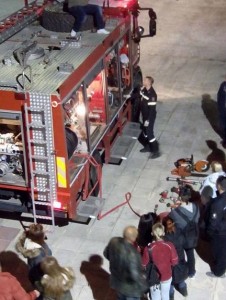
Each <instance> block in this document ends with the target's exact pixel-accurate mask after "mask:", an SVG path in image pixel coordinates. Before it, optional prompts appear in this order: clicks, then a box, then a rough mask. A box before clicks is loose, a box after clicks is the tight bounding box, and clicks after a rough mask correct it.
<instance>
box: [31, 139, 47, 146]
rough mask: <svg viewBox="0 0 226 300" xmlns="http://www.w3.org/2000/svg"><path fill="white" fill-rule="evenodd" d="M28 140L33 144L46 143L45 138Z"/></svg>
mask: <svg viewBox="0 0 226 300" xmlns="http://www.w3.org/2000/svg"><path fill="white" fill-rule="evenodd" d="M30 142H31V143H33V144H40V145H45V144H47V141H45V140H33V139H31V140H30Z"/></svg>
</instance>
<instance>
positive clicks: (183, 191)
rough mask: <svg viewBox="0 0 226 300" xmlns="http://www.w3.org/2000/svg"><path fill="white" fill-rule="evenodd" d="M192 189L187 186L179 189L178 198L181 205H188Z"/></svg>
mask: <svg viewBox="0 0 226 300" xmlns="http://www.w3.org/2000/svg"><path fill="white" fill-rule="evenodd" d="M191 192H192V188H191V187H190V186H189V185H187V184H186V185H185V186H183V187H181V188H180V189H179V196H180V200H181V201H182V204H188V202H190V200H191Z"/></svg>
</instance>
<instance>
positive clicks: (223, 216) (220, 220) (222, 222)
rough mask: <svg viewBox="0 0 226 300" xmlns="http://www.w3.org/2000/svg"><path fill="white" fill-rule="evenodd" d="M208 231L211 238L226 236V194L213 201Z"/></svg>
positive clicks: (208, 220)
mask: <svg viewBox="0 0 226 300" xmlns="http://www.w3.org/2000/svg"><path fill="white" fill-rule="evenodd" d="M206 229H207V233H208V234H209V235H210V236H211V235H224V236H226V192H224V193H222V194H220V195H219V196H218V197H216V198H214V199H213V200H212V201H211V204H210V207H209V213H208V219H207V228H206Z"/></svg>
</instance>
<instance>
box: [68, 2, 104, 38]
mask: <svg viewBox="0 0 226 300" xmlns="http://www.w3.org/2000/svg"><path fill="white" fill-rule="evenodd" d="M68 11H69V13H70V14H71V15H72V16H74V17H75V24H74V26H73V30H74V31H75V32H78V31H79V29H80V28H81V26H82V24H83V23H84V22H85V20H86V17H87V15H93V18H94V23H95V26H96V27H97V29H102V28H104V20H103V16H102V9H101V7H100V6H98V5H95V4H87V5H85V6H72V7H70V8H69V9H68Z"/></svg>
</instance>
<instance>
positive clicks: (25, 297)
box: [0, 262, 40, 300]
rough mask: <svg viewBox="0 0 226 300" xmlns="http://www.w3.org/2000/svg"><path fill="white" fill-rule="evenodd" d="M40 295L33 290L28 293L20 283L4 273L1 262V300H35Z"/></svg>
mask: <svg viewBox="0 0 226 300" xmlns="http://www.w3.org/2000/svg"><path fill="white" fill-rule="evenodd" d="M39 295H40V293H39V291H37V290H33V291H31V292H29V293H27V292H26V291H25V290H24V289H23V288H22V286H21V285H20V283H19V281H18V280H17V279H16V277H14V276H13V275H11V274H10V273H8V272H3V271H2V266H1V262H0V299H2V300H3V299H4V300H5V299H7V300H34V299H36V298H38V297H39Z"/></svg>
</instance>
